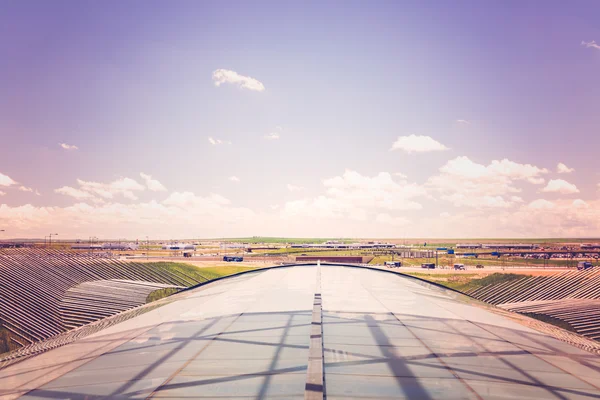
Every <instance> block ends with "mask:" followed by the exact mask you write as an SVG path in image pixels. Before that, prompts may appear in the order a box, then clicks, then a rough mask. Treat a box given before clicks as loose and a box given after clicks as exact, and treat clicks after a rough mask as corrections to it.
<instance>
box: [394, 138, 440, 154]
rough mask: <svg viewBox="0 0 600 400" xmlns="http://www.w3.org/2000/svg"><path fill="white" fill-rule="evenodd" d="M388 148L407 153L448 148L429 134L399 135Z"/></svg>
mask: <svg viewBox="0 0 600 400" xmlns="http://www.w3.org/2000/svg"><path fill="white" fill-rule="evenodd" d="M390 150H402V151H405V152H407V153H424V152H430V151H443V150H448V148H447V147H446V146H444V145H443V144H441V143H440V142H438V141H437V140H434V139H433V138H431V137H430V136H417V135H409V136H399V137H398V139H396V141H395V142H394V143H393V144H392V148H391V149H390Z"/></svg>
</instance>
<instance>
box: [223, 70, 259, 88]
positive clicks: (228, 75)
mask: <svg viewBox="0 0 600 400" xmlns="http://www.w3.org/2000/svg"><path fill="white" fill-rule="evenodd" d="M212 79H213V81H214V82H215V86H221V85H222V84H223V83H231V84H234V85H238V86H239V87H241V88H242V89H248V90H255V91H257V92H262V91H264V90H265V85H263V84H262V82H260V81H259V80H257V79H254V78H251V77H249V76H244V75H240V74H238V73H237V72H235V71H231V70H227V69H217V70H215V71H214V72H213V75H212Z"/></svg>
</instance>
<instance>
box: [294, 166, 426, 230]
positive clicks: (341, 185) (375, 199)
mask: <svg viewBox="0 0 600 400" xmlns="http://www.w3.org/2000/svg"><path fill="white" fill-rule="evenodd" d="M323 186H324V187H325V194H323V195H319V196H317V197H314V198H306V199H300V200H294V201H288V202H287V203H285V204H284V206H283V209H282V216H283V217H284V218H293V217H300V218H302V217H306V218H309V219H311V220H314V219H319V218H336V219H347V220H354V221H366V220H368V219H370V218H376V215H377V214H380V213H385V212H390V211H396V212H397V211H405V210H419V209H421V208H422V206H421V204H419V203H418V202H416V201H415V200H414V199H416V198H417V197H420V196H424V195H425V190H424V189H423V188H422V187H421V186H419V185H417V184H414V183H408V182H405V181H403V182H400V183H397V182H395V181H394V180H393V179H392V175H391V174H390V173H388V172H380V173H379V174H377V175H375V176H373V177H369V176H364V175H361V174H360V173H358V172H356V171H352V170H346V171H345V172H344V174H343V175H341V176H335V177H333V178H329V179H324V180H323Z"/></svg>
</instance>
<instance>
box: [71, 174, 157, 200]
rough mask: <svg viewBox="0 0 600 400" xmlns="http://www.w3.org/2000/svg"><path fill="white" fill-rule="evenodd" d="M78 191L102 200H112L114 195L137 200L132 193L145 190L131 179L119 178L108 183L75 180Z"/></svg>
mask: <svg viewBox="0 0 600 400" xmlns="http://www.w3.org/2000/svg"><path fill="white" fill-rule="evenodd" d="M77 183H78V184H79V189H80V190H82V191H86V192H88V193H91V194H94V195H97V196H100V197H102V198H104V199H112V198H114V196H116V195H122V196H123V197H125V198H126V199H130V200H137V196H136V195H135V194H134V192H140V191H144V190H145V189H146V188H145V187H144V186H143V185H141V184H140V183H138V182H137V181H136V180H134V179H131V178H119V179H117V180H115V181H113V182H110V183H100V182H91V181H84V180H81V179H77Z"/></svg>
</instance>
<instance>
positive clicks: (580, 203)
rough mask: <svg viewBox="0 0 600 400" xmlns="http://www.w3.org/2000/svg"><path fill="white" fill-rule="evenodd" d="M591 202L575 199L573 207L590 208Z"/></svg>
mask: <svg viewBox="0 0 600 400" xmlns="http://www.w3.org/2000/svg"><path fill="white" fill-rule="evenodd" d="M589 206H590V205H589V204H588V203H587V202H585V201H584V200H581V199H575V200H573V207H576V208H589Z"/></svg>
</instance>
